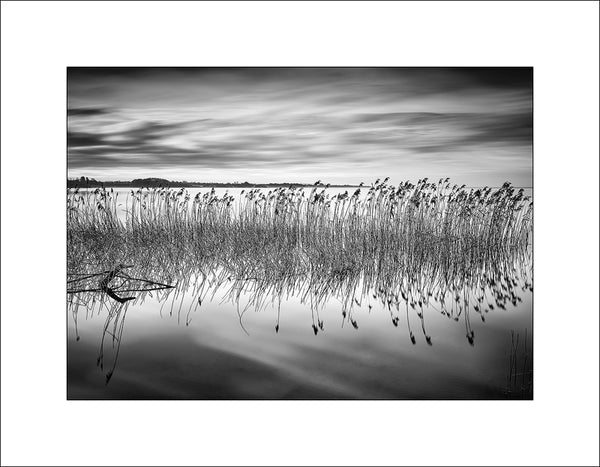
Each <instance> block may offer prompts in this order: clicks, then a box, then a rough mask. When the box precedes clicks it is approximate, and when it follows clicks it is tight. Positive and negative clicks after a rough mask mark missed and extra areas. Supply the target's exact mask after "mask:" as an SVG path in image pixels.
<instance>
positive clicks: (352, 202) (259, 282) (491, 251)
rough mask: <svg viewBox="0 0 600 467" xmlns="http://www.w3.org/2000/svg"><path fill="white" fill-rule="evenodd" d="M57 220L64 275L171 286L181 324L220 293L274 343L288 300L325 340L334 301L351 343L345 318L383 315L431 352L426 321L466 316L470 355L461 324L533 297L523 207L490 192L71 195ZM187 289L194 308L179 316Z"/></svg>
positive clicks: (403, 189) (440, 187) (527, 214)
mask: <svg viewBox="0 0 600 467" xmlns="http://www.w3.org/2000/svg"><path fill="white" fill-rule="evenodd" d="M67 209H68V216H67V240H68V258H67V261H68V268H69V272H70V273H71V274H93V273H94V272H97V271H104V270H112V269H113V268H114V267H115V266H116V265H119V264H131V265H133V270H132V275H136V276H137V277H145V278H150V279H151V280H152V281H156V282H159V283H164V284H169V285H171V284H172V285H174V286H176V287H175V289H173V290H168V291H164V293H163V294H161V295H160V297H162V298H163V299H164V302H165V303H166V302H167V301H169V302H170V303H171V305H170V313H173V309H176V310H177V313H178V318H180V319H184V320H185V323H186V324H189V322H190V320H191V316H192V314H193V312H194V311H195V310H196V309H198V307H200V306H201V304H202V302H203V301H205V300H211V299H213V298H214V296H215V294H216V293H217V291H220V292H222V293H223V294H224V296H223V299H224V300H228V301H231V302H232V303H234V304H235V305H236V309H237V312H238V316H239V319H240V324H241V325H242V327H243V315H244V313H245V312H246V311H247V310H248V309H252V308H253V309H255V310H260V309H263V308H264V307H266V306H267V305H272V306H274V307H276V309H277V322H276V324H275V331H276V332H278V331H279V329H280V320H281V316H280V306H281V303H282V301H285V300H286V297H290V296H292V295H293V296H300V298H301V300H302V302H303V303H306V304H309V305H310V308H311V315H312V329H313V331H314V333H315V334H318V333H319V332H321V331H323V330H324V323H323V320H321V317H320V314H319V310H321V309H322V308H323V307H324V306H325V304H326V303H328V302H329V301H330V300H332V299H336V300H338V301H339V302H340V304H341V305H340V308H341V310H340V311H341V313H342V324H344V323H348V324H349V325H351V326H352V327H353V328H355V329H358V328H359V323H358V322H357V320H356V318H355V317H354V315H353V310H355V309H356V308H357V307H368V309H369V310H370V309H371V308H372V306H373V305H374V304H375V303H380V304H381V305H382V306H383V307H384V308H385V309H386V310H387V311H388V312H389V313H390V319H391V324H392V325H394V326H396V327H398V326H401V325H402V324H401V323H402V322H403V321H404V320H406V323H407V330H408V334H409V337H410V339H411V341H412V342H413V343H415V342H416V337H415V334H414V332H415V330H417V329H420V331H421V332H422V334H423V337H424V340H425V342H427V344H429V345H431V344H432V337H431V336H430V335H429V334H428V333H427V327H426V318H425V314H424V309H427V308H429V307H431V308H433V309H435V310H437V311H438V312H439V313H441V314H443V315H444V316H447V317H448V318H449V319H453V320H455V321H458V320H459V318H460V317H461V316H462V317H463V321H464V325H465V335H466V338H467V340H468V341H469V343H470V344H472V345H473V343H474V333H473V330H472V327H471V323H470V320H471V316H470V312H475V313H477V315H478V316H479V317H480V319H481V320H485V314H486V313H487V312H488V311H490V310H492V309H494V307H496V308H500V309H507V307H509V306H510V305H511V304H512V305H513V306H516V305H517V303H518V302H519V301H520V300H521V298H520V296H519V295H520V292H521V291H524V290H527V289H529V290H532V287H533V284H532V279H531V251H530V236H531V231H532V209H533V204H532V202H531V201H530V199H529V198H528V197H527V196H525V195H524V193H523V190H522V189H521V190H515V189H514V188H513V187H511V186H510V184H508V183H506V184H504V185H503V186H502V187H501V188H499V189H495V190H493V189H491V188H487V187H486V188H483V189H466V188H465V187H464V186H463V187H458V186H456V185H454V186H451V185H450V183H449V180H448V179H445V180H440V181H439V182H438V183H430V182H428V180H427V179H424V180H420V181H419V182H417V183H416V184H412V183H409V182H404V183H401V184H399V185H398V186H393V185H390V184H388V183H387V179H386V180H384V181H383V182H379V181H377V182H376V183H374V184H372V185H371V186H370V187H361V188H359V189H357V190H352V192H351V193H349V192H346V193H343V194H331V193H328V191H327V190H326V189H323V188H321V187H320V186H315V187H313V188H312V189H308V190H304V189H297V188H289V189H287V188H277V189H274V190H271V191H268V192H264V191H261V190H258V189H252V190H249V191H247V192H242V194H241V196H240V197H239V198H237V199H236V198H234V197H233V196H230V195H229V194H228V193H225V194H224V195H220V196H219V195H217V194H216V193H215V191H214V189H213V190H212V191H209V192H206V193H204V194H198V195H196V196H195V197H193V198H191V196H190V195H189V193H188V192H187V191H186V190H184V189H181V190H169V189H139V190H136V191H131V193H130V194H129V196H127V197H126V199H124V200H123V199H119V195H118V194H115V193H113V192H112V190H101V189H96V190H94V191H93V192H80V191H79V190H69V192H68V197H67ZM120 209H124V210H125V211H126V215H125V218H124V220H121V219H120V218H119V215H118V212H119V210H120ZM190 289H191V290H192V291H193V294H194V300H192V304H191V305H190V308H189V309H188V310H183V311H182V310H181V304H182V303H183V293H184V291H185V290H190ZM92 293H97V291H91V292H90V294H92ZM147 294H148V293H147V292H145V291H142V293H141V294H139V295H138V296H137V298H136V299H135V300H134V301H133V303H136V302H137V301H139V300H143V299H144V298H145V297H146V296H147ZM88 295H89V294H88ZM242 298H244V299H245V300H244V301H245V303H241V302H242ZM178 304H179V308H178ZM124 306H125V307H126V306H128V304H125V305H124ZM404 315H405V317H404ZM411 317H412V321H411Z"/></svg>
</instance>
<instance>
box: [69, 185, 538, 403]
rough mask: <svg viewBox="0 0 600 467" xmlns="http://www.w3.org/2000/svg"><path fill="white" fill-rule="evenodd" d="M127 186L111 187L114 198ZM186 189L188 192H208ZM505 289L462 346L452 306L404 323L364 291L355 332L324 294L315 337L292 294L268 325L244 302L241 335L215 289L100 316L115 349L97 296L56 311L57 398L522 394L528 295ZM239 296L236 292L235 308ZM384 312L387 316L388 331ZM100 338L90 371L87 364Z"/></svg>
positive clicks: (461, 326)
mask: <svg viewBox="0 0 600 467" xmlns="http://www.w3.org/2000/svg"><path fill="white" fill-rule="evenodd" d="M226 190H227V191H228V192H229V193H230V194H232V195H234V196H237V195H238V193H239V191H240V190H235V189H219V190H217V193H224V192H225V191H226ZM345 190H346V189H341V190H336V192H338V191H341V192H342V193H343V192H344V191H345ZM348 190H349V191H350V190H353V189H348ZM130 191H131V190H130V189H123V190H120V193H121V194H120V199H121V196H122V197H123V200H124V198H125V197H126V195H127V193H129V192H130ZM188 191H189V192H190V193H191V194H192V196H194V195H195V194H196V193H197V192H198V191H200V192H202V193H204V192H206V191H210V190H207V189H198V190H194V189H191V190H188ZM123 215H124V214H123ZM516 279H517V280H518V282H519V285H521V279H520V278H518V277H516ZM515 290H517V291H518V295H519V297H520V299H521V301H519V302H517V304H516V306H513V305H512V304H511V303H509V304H508V306H507V307H506V310H504V309H500V308H498V307H495V308H494V309H493V310H490V311H489V312H486V313H482V314H481V316H484V318H485V321H483V320H482V319H481V316H480V314H479V313H474V312H472V311H471V313H470V316H469V318H470V319H469V322H470V329H471V330H472V331H473V333H474V339H473V342H472V343H470V342H469V340H468V338H467V336H466V334H467V328H466V325H467V324H466V322H465V314H464V313H463V314H462V315H461V316H459V319H458V321H455V320H454V319H453V318H449V317H447V316H445V315H443V314H442V313H440V311H439V309H437V308H434V307H433V306H429V307H427V306H426V307H424V308H423V319H422V320H421V318H420V317H419V316H418V315H417V313H416V311H415V310H413V309H410V310H409V312H408V320H409V322H408V323H407V313H406V311H405V310H404V308H403V306H400V309H399V311H395V310H392V311H393V313H391V312H390V308H389V307H387V306H384V305H383V304H382V303H381V302H379V301H377V300H375V299H373V297H372V296H365V297H362V300H360V305H359V304H356V306H354V308H353V311H352V315H353V318H354V320H355V321H356V323H357V328H355V327H353V326H352V325H350V323H349V322H348V321H347V320H344V318H343V316H342V305H341V303H340V302H338V301H336V300H330V301H329V302H328V303H327V305H326V306H325V307H324V308H323V309H321V310H319V318H320V320H321V321H322V322H323V330H322V331H321V330H320V331H319V332H318V334H317V335H315V333H314V332H313V328H312V324H313V321H312V314H311V307H310V305H309V304H307V303H301V299H300V296H299V295H292V296H289V297H288V298H287V300H284V301H283V302H282V303H281V308H280V310H279V317H280V319H279V330H278V332H276V330H275V325H276V323H277V315H278V307H277V304H276V303H275V304H272V305H271V304H269V305H267V306H266V307H265V308H264V309H261V310H260V311H254V309H253V308H249V309H248V310H247V311H246V312H245V313H244V315H243V327H244V328H245V330H244V329H243V328H242V326H241V325H240V320H239V317H238V308H237V306H236V304H234V303H232V302H231V301H229V300H228V299H227V298H226V294H227V290H226V289H225V288H223V287H222V288H221V289H219V290H217V291H216V293H215V295H214V297H213V298H212V300H211V299H205V300H203V301H202V304H198V303H197V296H196V295H194V293H193V290H191V288H190V289H189V290H187V291H184V290H179V291H174V292H172V293H171V294H170V295H169V296H168V297H166V298H164V297H158V296H156V295H154V296H152V297H150V296H146V297H145V298H144V301H143V303H140V302H139V301H134V302H130V303H128V304H126V305H125V307H124V308H123V310H122V312H121V315H120V318H121V319H122V321H121V322H120V323H121V324H122V326H123V327H122V329H120V330H118V331H117V330H116V329H113V324H112V323H111V325H110V326H109V328H108V331H109V332H113V331H114V332H116V333H117V335H119V333H120V332H122V334H120V335H121V344H120V346H116V345H115V346H113V342H112V338H111V336H110V334H108V335H107V334H106V332H105V325H106V318H107V316H108V307H109V306H111V303H110V300H107V301H106V305H101V304H99V303H96V305H94V306H91V307H89V309H84V308H79V310H78V311H77V314H76V315H75V316H74V315H73V313H72V310H68V311H69V312H68V343H67V373H68V385H67V397H68V398H69V399H506V398H517V399H531V398H532V367H533V365H532V320H533V314H532V292H531V291H530V290H529V288H527V287H525V290H523V289H522V288H521V287H517V288H516V289H515ZM176 292H185V293H179V294H177V293H176ZM249 296H250V295H249V294H242V296H241V298H240V308H241V309H243V308H244V306H245V304H246V303H247V301H248V299H249ZM394 316H397V317H399V319H398V321H397V323H396V324H397V326H396V325H395V324H394V322H393V320H392V318H393V317H394ZM75 317H76V321H75V319H74V318H75ZM121 324H119V326H120V325H121ZM409 325H410V327H411V330H412V332H413V333H414V336H415V338H416V343H415V344H413V343H412V342H411V339H410V337H409V330H408V326H409ZM422 326H425V328H426V333H427V334H428V335H429V336H431V345H429V343H427V342H426V339H425V334H424V332H423V330H422ZM103 335H104V336H105V340H104V342H103V343H102V337H103ZM517 335H518V343H517V341H516V339H517ZM77 337H79V339H78V338H77ZM102 345H103V348H104V368H102V369H101V368H100V367H99V366H97V360H98V356H99V351H100V349H101V348H102ZM117 352H118V354H117ZM115 358H116V364H115V367H114V373H113V375H112V378H111V379H110V381H109V382H108V383H106V376H105V375H106V373H107V370H108V369H110V367H111V366H112V365H113V363H114V362H115Z"/></svg>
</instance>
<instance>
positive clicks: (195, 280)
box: [66, 67, 534, 400]
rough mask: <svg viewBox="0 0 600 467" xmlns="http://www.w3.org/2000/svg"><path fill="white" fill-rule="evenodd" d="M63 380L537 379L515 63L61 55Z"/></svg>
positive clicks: (120, 390)
mask: <svg viewBox="0 0 600 467" xmlns="http://www.w3.org/2000/svg"><path fill="white" fill-rule="evenodd" d="M67 114H68V121H67V142H68V146H67V172H68V195H67V206H66V207H67V300H68V311H69V313H68V330H69V331H68V362H67V374H68V381H67V395H68V398H69V399H281V400H282V399H305V400H306V399H308V400H312V399H327V400H337V399H363V400H364V399H367V400H372V399H392V400H397V399H400V400H407V399H408V400H415V399H436V400H440V399H443V400H446V399H532V397H533V353H532V350H533V345H532V339H533V337H534V336H533V326H532V324H533V268H532V266H533V261H532V252H533V196H532V195H533V193H532V188H533V186H532V179H533V176H532V175H533V174H532V168H533V167H532V165H533V159H532V150H533V141H532V136H533V69H532V68H530V67H522V68H512V67H487V68H405V67H402V68H398V67H376V68H368V67H365V68H363V67H358V68H357V67H352V68H348V67H334V68H311V67H260V68H256V67H255V68H211V67H200V68H196V67H189V68H77V67H71V68H69V69H68V72H67Z"/></svg>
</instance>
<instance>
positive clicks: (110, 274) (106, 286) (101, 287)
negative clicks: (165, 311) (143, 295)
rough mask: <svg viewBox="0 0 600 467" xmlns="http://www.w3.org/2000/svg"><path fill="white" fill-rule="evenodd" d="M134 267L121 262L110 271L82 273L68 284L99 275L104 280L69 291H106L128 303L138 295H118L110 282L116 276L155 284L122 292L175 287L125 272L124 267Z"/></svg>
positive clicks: (113, 297)
mask: <svg viewBox="0 0 600 467" xmlns="http://www.w3.org/2000/svg"><path fill="white" fill-rule="evenodd" d="M132 267H133V265H125V264H119V265H118V266H117V267H115V268H114V269H112V270H110V271H102V272H98V273H94V274H82V275H81V277H77V278H75V279H71V280H68V281H67V284H76V283H81V282H82V281H86V280H92V279H93V278H95V277H98V276H103V277H102V280H101V281H100V283H99V284H98V287H91V288H90V287H87V288H75V289H73V288H72V289H69V288H67V293H68V294H74V293H82V292H104V293H105V294H106V295H108V296H109V297H110V298H112V299H113V300H115V301H117V302H119V303H126V302H128V301H130V300H135V299H136V297H120V296H119V295H117V294H116V291H115V289H114V288H113V287H111V286H110V283H111V282H112V281H113V280H114V279H115V278H120V279H124V280H126V281H137V282H144V283H146V284H148V285H150V286H153V287H151V288H148V287H146V288H135V287H134V288H129V289H125V290H119V292H120V293H121V292H149V291H152V290H164V289H172V288H173V287H174V286H172V285H168V284H161V283H160V282H155V281H151V280H148V279H141V278H137V277H131V276H130V275H129V274H127V273H126V272H124V269H128V268H132ZM72 275H75V274H72Z"/></svg>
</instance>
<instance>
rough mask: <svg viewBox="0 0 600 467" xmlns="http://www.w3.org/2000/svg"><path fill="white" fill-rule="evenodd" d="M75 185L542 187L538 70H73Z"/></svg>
mask: <svg viewBox="0 0 600 467" xmlns="http://www.w3.org/2000/svg"><path fill="white" fill-rule="evenodd" d="M68 79H69V82H68V139H67V142H68V167H69V175H70V176H73V177H78V176H81V175H85V176H88V177H94V178H99V179H130V178H139V177H142V176H158V177H165V178H175V179H179V180H190V181H192V180H199V181H236V180H238V181H243V180H252V181H256V182H263V181H264V182H267V181H269V182H271V181H303V182H312V181H314V180H313V179H317V178H321V179H327V180H328V181H331V182H334V183H338V182H342V183H358V182H360V181H362V180H366V181H367V180H370V179H375V178H378V177H380V176H382V175H385V176H390V177H391V178H392V181H396V182H399V181H401V180H405V179H413V180H414V179H416V178H421V177H429V178H432V179H433V178H435V177H446V176H448V177H451V178H452V179H454V180H456V181H457V182H458V183H467V184H470V185H494V184H501V183H502V182H503V181H505V180H510V181H511V182H513V183H515V184H517V185H530V184H531V177H532V172H531V159H532V155H531V150H532V147H531V146H532V102H531V101H532V89H531V70H530V69H504V68H502V69H495V68H492V69H437V68H426V69H413V68H409V69H402V68H397V69H396V68H392V69H390V68H374V69H369V68H365V69H352V68H333V69H318V68H317V69H311V68H300V69H294V68H283V69H281V68H250V69H244V68H233V69H218V68H217V69H214V68H199V69H196V68H191V69H189V68H186V69H168V68H167V69H87V68H86V69H79V68H75V69H73V68H71V69H69V76H68Z"/></svg>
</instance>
